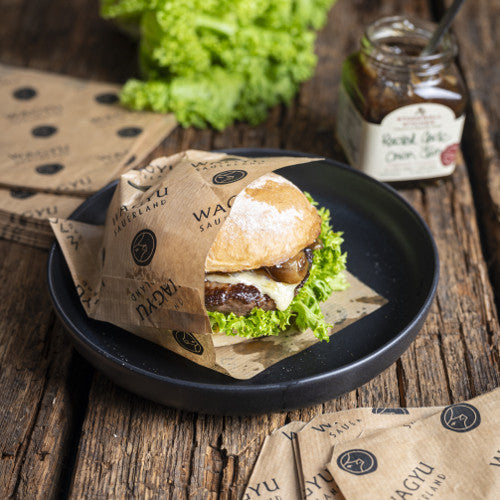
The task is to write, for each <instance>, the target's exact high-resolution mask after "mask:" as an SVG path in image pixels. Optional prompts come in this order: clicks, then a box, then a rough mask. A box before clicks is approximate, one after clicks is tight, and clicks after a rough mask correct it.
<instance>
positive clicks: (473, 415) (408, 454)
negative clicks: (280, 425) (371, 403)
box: [327, 389, 500, 500]
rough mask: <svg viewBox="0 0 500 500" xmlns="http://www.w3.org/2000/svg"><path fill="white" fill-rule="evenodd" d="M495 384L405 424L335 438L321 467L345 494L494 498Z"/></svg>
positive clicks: (497, 481)
mask: <svg viewBox="0 0 500 500" xmlns="http://www.w3.org/2000/svg"><path fill="white" fill-rule="evenodd" d="M499 415H500V389H496V390H494V391H492V392H490V393H488V394H485V395H483V396H480V397H478V398H475V399H472V400H471V401H469V402H467V403H458V404H455V405H451V406H447V407H445V408H443V409H441V410H439V411H438V412H434V413H433V414H432V415H431V416H428V417H426V418H423V419H421V420H418V421H416V422H414V423H410V424H408V425H403V426H400V427H396V428H393V429H389V430H385V431H382V432H378V433H376V434H373V435H365V436H363V435H362V436H360V437H359V438H358V439H355V440H352V441H349V442H347V443H345V442H344V443H338V444H335V446H334V449H333V455H332V457H331V460H330V461H329V464H328V465H327V468H328V470H329V472H330V473H331V474H332V476H333V477H334V478H335V480H336V482H337V484H338V485H339V486H340V489H341V490H342V492H343V494H344V495H345V497H346V498H348V499H350V498H354V499H357V498H387V499H407V500H410V499H414V498H418V499H422V500H427V499H429V500H430V499H452V498H453V499H471V498H478V499H479V498H480V499H496V498H498V496H499V492H500V449H499V448H500V424H499V418H498V417H499Z"/></svg>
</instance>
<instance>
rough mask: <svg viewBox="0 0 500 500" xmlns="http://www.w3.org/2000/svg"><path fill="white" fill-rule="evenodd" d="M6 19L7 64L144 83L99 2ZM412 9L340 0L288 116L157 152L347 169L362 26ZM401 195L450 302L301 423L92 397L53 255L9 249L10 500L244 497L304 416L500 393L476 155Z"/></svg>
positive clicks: (4, 0) (43, 6) (481, 32)
mask: <svg viewBox="0 0 500 500" xmlns="http://www.w3.org/2000/svg"><path fill="white" fill-rule="evenodd" d="M478 5H479V8H478V10H477V12H476V11H475V9H474V7H473V6H469V7H468V8H469V9H470V11H469V12H468V14H467V18H474V19H477V23H475V24H474V23H470V26H469V25H467V26H465V25H464V26H463V30H462V32H463V33H466V32H467V31H466V30H469V31H468V33H470V37H472V38H474V37H475V39H477V40H480V41H481V42H482V43H483V44H485V54H486V55H484V54H482V55H481V56H480V57H479V58H478V60H477V61H476V60H475V59H474V58H473V57H472V56H471V54H472V52H470V51H472V50H473V47H472V45H470V44H469V45H468V40H470V39H472V38H470V37H469V38H468V37H467V36H468V35H467V36H466V35H463V36H461V37H460V36H459V41H460V43H461V47H460V50H461V59H460V64H461V68H462V70H463V72H464V75H465V77H466V80H467V83H468V85H469V87H470V88H471V97H472V101H471V109H470V111H471V113H473V114H472V117H471V119H470V120H469V121H468V124H469V123H471V124H472V125H470V126H469V125H468V129H467V130H468V131H467V133H466V144H469V143H470V144H471V146H470V151H472V152H474V153H475V152H476V151H477V155H476V156H474V155H473V154H471V153H470V152H469V151H468V149H467V148H466V153H467V156H466V158H467V161H468V166H469V170H471V171H472V172H473V173H474V180H475V182H474V190H475V193H476V194H478V193H479V194H478V196H477V197H478V198H479V199H480V200H482V201H481V203H478V207H479V215H480V219H481V227H483V228H485V229H486V232H484V233H483V239H484V241H485V242H487V243H488V242H489V243H488V244H489V247H488V248H490V255H493V254H492V253H491V251H492V250H491V249H494V248H500V247H499V246H498V243H496V245H497V246H496V247H495V241H496V240H494V238H495V237H496V236H495V233H494V228H497V227H498V219H497V218H496V217H497V215H498V206H499V205H498V200H497V199H496V198H495V196H497V194H498V193H499V192H500V191H499V190H498V189H496V190H495V189H494V188H495V185H496V184H495V183H496V182H498V181H497V178H498V177H496V174H495V172H496V169H497V168H498V162H497V158H498V144H497V143H498V134H499V124H498V118H497V117H496V116H495V115H494V113H495V111H494V110H495V105H494V104H495V103H496V107H498V105H499V104H500V96H499V95H498V93H497V91H496V90H495V91H490V88H489V86H488V81H493V82H494V81H497V80H495V78H498V76H497V73H498V72H495V68H494V65H491V64H489V62H488V61H491V60H494V59H492V58H494V55H493V52H492V51H493V50H494V48H495V43H493V42H492V40H495V36H498V35H496V33H495V32H494V29H493V27H494V26H496V24H495V22H496V23H498V22H499V21H500V13H498V12H497V10H496V7H493V6H492V3H491V2H486V0H484V1H483V0H480V1H479V2H478ZM0 9H2V10H1V12H2V14H3V20H2V29H1V30H0V61H1V62H3V63H6V64H14V65H21V66H22V65H26V66H30V67H33V68H38V69H44V70H51V71H56V72H61V73H66V74H71V75H74V76H78V77H84V78H92V79H102V80H108V81H117V82H120V81H123V80H124V79H125V78H126V77H127V76H131V75H133V74H136V72H137V68H136V64H135V47H134V44H133V43H131V42H130V41H129V40H128V39H127V38H125V37H124V36H122V35H121V34H120V33H118V32H117V31H116V30H114V29H113V28H112V27H111V26H110V25H109V24H108V23H106V22H105V21H102V20H100V19H99V17H98V13H97V2H95V1H94V2H88V1H86V0H74V1H73V2H63V1H62V0H54V1H50V0H41V1H37V2H29V1H28V0H24V1H17V2H14V1H9V0H0ZM438 11H439V9H437V10H434V11H433V12H438ZM399 13H407V14H409V13H413V14H417V15H419V16H421V17H424V18H430V17H431V9H429V6H428V3H427V2H426V1H425V0H419V1H414V2H404V1H401V0H399V1H398V0H386V1H383V2H382V1H370V0H339V1H338V3H337V5H336V6H335V7H334V8H333V9H332V11H331V13H330V17H329V23H328V25H327V26H326V27H325V28H324V30H323V31H322V32H321V33H320V37H319V39H318V43H317V53H318V56H319V65H318V70H317V72H316V74H315V76H314V78H313V79H311V80H310V81H309V82H307V83H305V84H304V85H303V86H302V88H301V92H300V93H299V95H298V96H297V97H296V99H295V100H294V102H293V103H292V105H291V106H290V107H288V108H283V107H277V108H275V109H273V110H271V112H270V114H269V118H268V119H267V120H266V122H265V123H263V124H262V125H260V126H258V127H249V126H247V125H245V124H236V125H234V126H232V127H229V128H228V129H227V130H226V131H224V132H221V133H214V132H212V131H210V130H206V131H199V130H194V129H192V128H190V129H181V128H178V129H176V130H175V131H174V132H173V133H172V134H171V136H170V137H169V138H168V139H166V140H165V141H164V142H163V144H162V146H161V147H160V148H158V150H157V151H156V152H155V153H154V154H153V155H152V156H157V155H160V154H171V153H174V152H177V151H179V150H182V149H187V148H199V149H206V150H209V149H219V148H231V147H270V148H278V147H281V148H287V149H293V150H301V151H305V152H311V153H316V154H319V155H324V156H328V157H332V158H335V159H340V160H342V159H343V156H342V153H341V151H340V149H339V147H338V145H337V144H336V143H335V141H334V139H333V136H334V122H335V119H334V117H335V111H336V95H337V89H338V80H339V78H340V70H341V62H342V60H343V59H344V57H345V56H346V55H347V54H348V53H349V52H351V51H352V50H354V49H355V47H356V46H357V43H358V40H359V36H360V34H361V31H362V27H364V26H365V25H366V24H367V23H368V22H370V21H372V20H374V19H376V18H378V17H381V16H383V15H390V14H399ZM473 16H476V17H473ZM463 17H464V18H465V17H466V16H463ZM459 19H460V18H459ZM458 22H459V20H457V23H458ZM460 22H463V23H465V21H460ZM457 26H458V25H457ZM496 40H497V39H496ZM496 45H498V40H497V42H496ZM464 54H465V58H464ZM469 56H470V57H469ZM495 57H496V56H495ZM483 75H486V76H487V77H488V78H489V79H490V80H488V79H487V78H485V77H484V76H483ZM497 87H498V86H497ZM486 98H488V99H486ZM469 127H470V128H469ZM495 134H496V135H495ZM468 148H469V147H468ZM478 165H479V166H478ZM481 186H486V188H485V190H483V191H481ZM400 192H401V193H402V194H403V196H404V197H405V198H406V199H407V200H408V201H409V202H410V203H411V204H412V205H413V206H414V207H415V208H416V209H417V210H418V211H419V213H421V214H422V216H423V217H424V219H425V220H426V221H427V223H428V224H429V227H430V229H431V231H432V233H433V235H434V237H435V239H436V243H437V246H438V249H439V254H440V258H441V277H440V284H439V288H438V293H437V299H436V301H435V303H434V304H433V306H432V309H431V312H430V314H429V317H428V319H427V321H426V323H425V325H424V327H423V329H422V331H421V333H420V334H419V335H418V337H417V339H416V341H415V342H414V343H413V344H412V345H411V347H410V348H409V349H408V351H407V352H406V353H405V354H404V355H403V356H402V357H401V359H400V360H398V362H397V363H395V364H394V365H392V366H391V367H389V368H388V369H387V370H386V371H385V372H383V373H382V374H381V375H379V376H378V377H376V378H375V379H374V380H372V381H370V382H369V383H367V384H365V385H364V386H362V387H360V388H358V389H357V390H355V391H352V392H351V393H349V394H346V395H344V396H342V397H340V398H337V399H335V400H333V401H328V402H326V403H324V404H322V405H316V406H312V407H309V408H303V409H299V410H295V411H292V412H288V413H274V414H268V415H261V416H252V417H213V416H207V415H202V414H193V413H186V412H181V411H177V410H173V409H169V408H165V407H162V406H160V405H157V404H155V403H152V402H149V401H145V400H143V399H141V398H139V397H137V396H135V395H132V394H130V393H128V392H126V391H124V390H122V389H120V388H119V387H117V386H115V385H114V384H113V383H111V382H110V381H109V380H107V379H106V378H105V377H103V376H101V375H99V374H95V375H94V376H93V379H92V383H91V388H90V394H89V393H88V382H87V380H88V377H89V372H90V370H89V369H88V367H86V365H85V364H84V363H81V361H80V362H78V361H75V357H74V356H72V354H71V353H72V351H71V349H70V347H69V345H68V343H67V341H66V339H65V337H63V336H62V331H61V327H60V326H59V324H58V322H57V321H56V320H55V318H54V315H53V313H52V312H51V309H50V305H49V300H48V297H47V293H46V291H45V285H44V279H45V278H44V265H45V259H46V254H45V253H44V252H41V251H37V250H35V249H31V248H28V247H22V246H20V245H16V244H13V243H7V242H3V241H0V255H2V257H3V259H2V260H1V261H0V279H2V283H3V285H2V288H1V289H0V396H1V399H0V400H1V401H2V404H1V406H0V453H1V455H0V497H1V498H4V497H9V496H17V497H20V498H25V497H32V496H36V495H37V494H38V495H39V496H42V497H44V498H49V497H51V496H55V495H56V494H61V493H66V492H67V493H69V496H70V497H71V498H102V497H112V498H115V497H116V498H123V497H126V498H135V497H139V498H180V499H182V498H194V499H197V498H200V499H205V498H208V499H215V498H223V499H225V498H231V499H232V498H239V497H241V494H242V492H243V491H244V487H245V485H246V482H247V480H248V477H249V476H250V473H251V470H252V467H253V465H254V463H255V460H256V457H257V455H258V452H259V449H260V446H261V445H262V442H263V440H264V438H265V436H266V435H268V434H269V433H270V432H272V431H273V430H274V429H276V428H278V427H280V426H282V425H284V424H285V423H287V422H289V421H291V420H310V419H311V418H313V417H314V416H316V415H318V414H320V413H323V412H330V411H337V410H342V409H347V408H353V407H358V406H372V405H373V406H379V407H380V406H399V405H403V406H405V405H406V406H420V405H441V404H447V403H449V402H454V401H459V400H463V399H467V398H469V397H473V396H475V395H478V394H481V393H483V392H486V391H488V390H490V389H492V388H493V387H496V386H498V385H499V384H500V379H499V360H498V341H499V334H500V329H499V325H498V316H497V310H496V308H495V302H494V294H493V291H492V287H491V284H490V280H489V276H488V266H487V264H486V261H485V258H484V256H483V253H482V249H481V240H480V233H479V229H478V224H477V220H476V217H477V213H476V209H475V200H474V197H473V192H472V189H471V184H470V182H469V176H468V171H467V169H466V167H465V165H464V162H463V160H462V159H461V160H460V162H459V166H458V168H457V171H456V173H455V174H454V175H453V176H452V177H451V178H450V179H447V180H444V181H440V182H430V183H416V184H414V185H412V186H411V187H409V188H405V189H401V190H400ZM479 199H478V201H480V200H479ZM493 209H494V210H497V211H496V212H495V211H494V210H493ZM492 210H493V212H492ZM488 213H490V216H487V214H488ZM491 213H493V216H492V215H491ZM488 217H489V219H488ZM488 220H489V221H490V222H488ZM495 221H496V222H495ZM487 222H488V224H490V225H488V224H487ZM492 228H493V229H492ZM490 233H491V234H490ZM492 234H493V236H492ZM495 266H496V264H495ZM493 269H495V267H493ZM18 284H21V285H22V286H21V285H18ZM497 290H498V288H497ZM26 318H29V322H27V321H26ZM87 397H88V400H87ZM4 402H5V403H4ZM81 420H83V423H82V422H81ZM80 424H82V427H81V429H80ZM73 458H74V462H73Z"/></svg>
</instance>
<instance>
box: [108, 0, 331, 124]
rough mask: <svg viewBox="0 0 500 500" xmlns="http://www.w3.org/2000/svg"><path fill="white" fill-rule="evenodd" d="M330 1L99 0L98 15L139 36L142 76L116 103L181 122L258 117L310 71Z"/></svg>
mask: <svg viewBox="0 0 500 500" xmlns="http://www.w3.org/2000/svg"><path fill="white" fill-rule="evenodd" d="M334 1H335V0H101V15H102V16H103V17H104V18H106V19H112V20H113V21H114V22H115V23H116V24H118V25H119V26H121V27H122V29H124V30H126V31H127V32H129V33H130V32H133V33H136V34H139V40H140V42H139V65H140V69H141V73H142V75H141V77H142V80H137V79H134V80H129V81H128V82H127V83H126V85H125V87H124V89H123V92H122V93H121V96H120V97H121V102H122V104H124V105H125V106H127V107H129V108H131V109H136V110H141V109H148V110H153V111H157V112H173V113H175V115H176V117H177V119H178V121H179V122H180V123H181V124H182V125H183V126H186V127H187V126H190V125H195V126H197V127H200V128H204V127H207V126H212V127H214V128H216V129H219V130H220V129H224V128H225V127H227V126H228V125H230V124H231V123H233V122H234V121H237V120H239V121H247V122H249V123H251V124H256V123H258V122H261V121H263V120H264V119H265V118H266V116H267V111H268V109H269V108H270V107H272V106H275V105H277V104H279V103H289V102H290V101H291V99H293V96H294V95H295V93H296V92H297V90H298V88H299V85H300V83H301V82H303V81H305V80H307V79H308V78H310V77H311V76H312V74H313V71H314V67H315V65H316V60H317V58H316V55H315V54H314V42H315V38H316V30H318V29H319V28H320V27H322V26H323V25H324V24H325V22H326V16H327V13H328V10H329V8H330V7H331V6H332V4H333V3H334ZM225 100H227V102H223V101H225ZM221 103H222V104H221Z"/></svg>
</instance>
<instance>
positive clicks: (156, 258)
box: [51, 150, 384, 379]
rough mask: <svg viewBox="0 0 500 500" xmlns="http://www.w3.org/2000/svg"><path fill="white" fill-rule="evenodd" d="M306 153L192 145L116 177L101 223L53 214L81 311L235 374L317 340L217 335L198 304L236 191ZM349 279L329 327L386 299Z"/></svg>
mask: <svg viewBox="0 0 500 500" xmlns="http://www.w3.org/2000/svg"><path fill="white" fill-rule="evenodd" d="M310 161H314V159H309V158H291V157H273V158H269V157H267V158H242V157H235V156H228V155H226V154H223V153H207V152H202V151H193V150H190V151H186V152H183V153H179V154H176V155H174V156H171V157H168V158H159V159H157V160H154V161H153V162H152V163H151V164H150V165H149V166H148V167H146V168H145V169H142V170H140V171H129V172H127V173H125V174H124V175H122V177H121V179H120V181H119V184H118V186H117V188H116V191H115V193H114V196H113V198H112V200H111V203H110V206H109V209H108V212H107V216H106V223H105V225H104V226H93V225H89V224H83V223H79V222H75V221H67V220H60V219H52V220H51V224H52V228H53V230H54V233H55V235H56V237H57V239H58V242H59V244H60V246H61V248H62V251H63V253H64V256H65V258H66V261H67V263H68V266H69V269H70V271H71V274H72V277H73V280H74V282H75V286H76V288H77V290H78V294H79V296H80V300H81V303H82V305H83V307H84V309H85V311H86V313H87V314H88V315H89V316H90V317H91V318H94V319H97V320H101V321H107V322H109V323H113V324H115V325H118V326H119V327H121V328H123V329H124V330H127V331H129V332H132V333H134V334H136V335H139V336H141V337H143V338H146V339H148V340H150V341H152V342H155V343H157V344H159V345H161V346H163V347H166V348H167V349H170V350H172V351H174V352H176V353H178V354H180V355H182V356H184V357H186V358H188V359H190V360H191V361H194V362H195V363H198V364H200V365H203V366H206V367H209V368H212V369H214V370H217V371H220V372H222V373H225V374H228V375H230V376H232V377H235V378H240V379H246V378H250V377H252V376H254V375H256V374H257V373H259V372H261V371H262V370H264V369H265V368H267V367H268V366H270V365H272V364H274V363H276V362H278V361H280V360H281V359H284V358H286V357H288V356H291V355H293V354H296V353H298V352H299V351H302V350H303V349H305V348H307V347H309V346H311V345H312V344H314V343H316V342H318V339H317V338H316V337H314V335H313V334H312V332H311V331H305V332H298V331H289V332H287V333H286V334H284V335H281V336H279V337H263V338H259V339H253V340H249V339H245V338H240V337H227V336H225V335H221V334H213V333H212V331H211V326H210V321H209V317H208V315H207V313H206V310H205V306H204V304H205V302H204V280H205V260H206V257H207V254H208V252H209V250H210V247H211V246H212V243H213V241H214V239H215V237H216V235H217V232H218V231H219V229H220V227H221V225H222V224H223V222H224V219H225V216H227V214H228V213H229V211H230V209H231V205H232V201H233V200H234V198H235V196H236V195H237V194H238V193H239V192H240V191H242V190H243V189H244V188H245V187H246V186H247V185H248V184H249V183H251V182H252V181H254V180H255V179H257V178H258V177H260V176H262V175H264V174H266V173H268V172H271V171H273V170H276V169H279V168H282V167H285V166H289V165H297V164H302V163H308V162H310ZM304 168H307V165H305V166H304ZM201 214H204V215H203V221H202V220H201ZM338 229H342V228H338ZM346 237H347V238H348V234H346ZM348 280H349V282H350V287H349V288H348V289H347V290H346V291H343V292H338V293H335V292H334V294H333V295H332V297H331V298H330V299H329V300H328V301H326V302H325V303H324V304H323V306H324V307H323V308H322V310H323V313H324V315H325V318H326V319H327V321H328V322H329V323H330V324H333V325H335V326H334V327H333V328H332V329H331V331H330V334H331V333H334V332H335V331H338V330H339V329H341V328H342V327H344V326H346V325H348V324H350V323H352V322H354V321H356V320H357V319H359V318H361V317H363V316H365V315H367V314H369V313H371V312H372V311H374V310H375V309H377V308H379V307H380V306H381V305H382V304H383V303H384V299H383V298H382V297H380V296H378V295H377V294H376V293H375V292H374V291H373V290H371V289H370V288H368V287H367V286H365V285H363V284H362V283H361V282H359V281H358V280H357V279H355V278H354V277H353V276H351V275H348Z"/></svg>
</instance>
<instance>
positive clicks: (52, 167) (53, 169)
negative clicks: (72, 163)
mask: <svg viewBox="0 0 500 500" xmlns="http://www.w3.org/2000/svg"><path fill="white" fill-rule="evenodd" d="M63 168H64V165H61V164H60V163H46V164H45V165H38V167H36V168H35V170H36V171H37V172H38V173H39V174H42V175H54V174H57V172H60V171H61V170H62V169H63Z"/></svg>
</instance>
